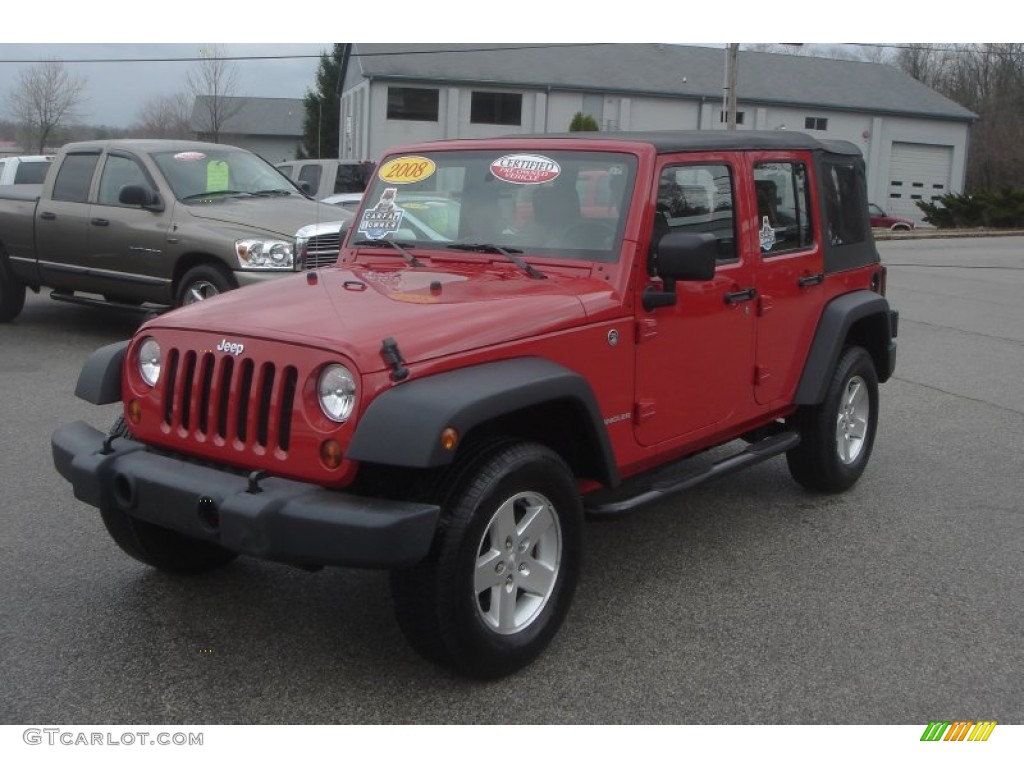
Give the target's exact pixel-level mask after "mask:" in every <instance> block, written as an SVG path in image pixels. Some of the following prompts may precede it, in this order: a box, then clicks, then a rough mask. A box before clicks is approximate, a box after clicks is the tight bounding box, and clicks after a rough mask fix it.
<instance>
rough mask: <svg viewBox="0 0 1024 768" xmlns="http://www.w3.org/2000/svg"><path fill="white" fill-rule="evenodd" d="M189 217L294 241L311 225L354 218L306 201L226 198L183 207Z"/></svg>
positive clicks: (334, 209) (291, 198)
mask: <svg viewBox="0 0 1024 768" xmlns="http://www.w3.org/2000/svg"><path fill="white" fill-rule="evenodd" d="M179 210H180V211H184V212H186V213H187V214H188V215H190V216H192V217H194V218H197V219H203V220H204V221H215V222H220V223H222V224H232V225H235V226H237V227H239V228H241V229H252V230H260V231H262V232H269V233H271V234H275V235H279V236H281V237H284V238H288V239H290V238H293V237H295V233H296V232H297V231H298V230H299V229H300V228H302V227H304V226H306V225H307V224H322V223H327V222H335V221H337V222H345V221H349V220H351V218H352V214H351V213H350V212H348V211H345V210H343V209H341V208H339V207H337V206H335V205H323V204H322V203H317V202H315V201H313V200H307V199H306V198H304V197H269V196H268V197H225V198H219V199H214V200H212V201H210V202H208V203H197V204H194V205H184V204H179Z"/></svg>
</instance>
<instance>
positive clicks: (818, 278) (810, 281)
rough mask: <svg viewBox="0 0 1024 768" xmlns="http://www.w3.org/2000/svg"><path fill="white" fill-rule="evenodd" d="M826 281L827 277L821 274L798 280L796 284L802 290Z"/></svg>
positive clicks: (806, 276) (805, 276)
mask: <svg viewBox="0 0 1024 768" xmlns="http://www.w3.org/2000/svg"><path fill="white" fill-rule="evenodd" d="M824 280H825V275H824V274H823V273H821V272H819V273H818V274H816V275H804V276H803V277H801V278H799V279H797V281H796V284H797V285H799V286H800V287H801V288H806V287H807V286H809V285H821V284H822V282H824Z"/></svg>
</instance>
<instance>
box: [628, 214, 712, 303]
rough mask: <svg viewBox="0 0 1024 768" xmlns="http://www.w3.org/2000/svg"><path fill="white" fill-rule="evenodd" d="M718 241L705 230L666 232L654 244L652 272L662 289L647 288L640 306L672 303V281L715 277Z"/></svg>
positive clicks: (674, 289)
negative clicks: (654, 273) (656, 249)
mask: <svg viewBox="0 0 1024 768" xmlns="http://www.w3.org/2000/svg"><path fill="white" fill-rule="evenodd" d="M717 258H718V244H717V241H716V239H715V236H714V235H712V234H711V233H709V232H669V233H668V234H667V235H665V236H663V237H662V238H661V241H660V242H659V243H658V251H657V262H656V265H655V266H656V271H657V275H658V277H660V278H661V280H662V282H663V283H664V286H665V290H664V291H656V290H654V289H653V288H648V289H647V290H646V291H645V292H644V297H643V303H644V309H646V310H648V311H650V310H652V309H656V308H657V307H671V306H673V305H674V304H675V303H676V281H677V280H683V281H686V282H701V281H704V280H712V279H714V277H715V265H716V263H717Z"/></svg>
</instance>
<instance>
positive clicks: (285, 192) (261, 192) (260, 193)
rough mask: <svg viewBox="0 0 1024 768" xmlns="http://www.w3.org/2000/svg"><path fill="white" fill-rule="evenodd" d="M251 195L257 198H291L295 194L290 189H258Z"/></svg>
mask: <svg viewBox="0 0 1024 768" xmlns="http://www.w3.org/2000/svg"><path fill="white" fill-rule="evenodd" d="M249 194H250V195H256V196H257V197H291V196H292V195H293V194H294V193H293V192H292V190H290V189H258V190H256V191H255V192H250V193H249Z"/></svg>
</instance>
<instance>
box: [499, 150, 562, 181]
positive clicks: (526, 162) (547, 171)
mask: <svg viewBox="0 0 1024 768" xmlns="http://www.w3.org/2000/svg"><path fill="white" fill-rule="evenodd" d="M561 172H562V168H561V167H560V166H559V165H558V163H556V162H555V161H554V160H552V159H551V158H550V157H544V155H505V156H504V157H499V158H498V159H497V160H495V161H494V162H493V163H491V173H492V174H494V175H495V176H497V177H498V178H499V179H501V180H502V181H508V182H511V183H512V184H543V183H544V182H545V181H553V180H554V179H557V178H558V176H559V174H561Z"/></svg>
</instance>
